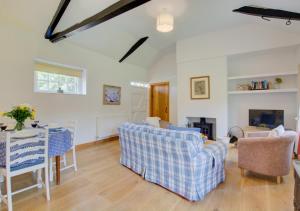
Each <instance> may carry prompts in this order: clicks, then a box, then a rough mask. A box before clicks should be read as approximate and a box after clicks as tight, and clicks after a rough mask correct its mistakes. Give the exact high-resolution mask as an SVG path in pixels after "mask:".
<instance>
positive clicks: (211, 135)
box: [186, 117, 217, 140]
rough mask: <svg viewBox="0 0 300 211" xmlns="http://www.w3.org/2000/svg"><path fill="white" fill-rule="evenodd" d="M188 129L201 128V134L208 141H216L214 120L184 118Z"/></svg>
mask: <svg viewBox="0 0 300 211" xmlns="http://www.w3.org/2000/svg"><path fill="white" fill-rule="evenodd" d="M186 118H187V120H188V123H187V125H188V127H196V128H201V133H203V134H204V135H206V136H207V137H208V139H209V140H216V122H217V121H216V119H215V118H208V117H186Z"/></svg>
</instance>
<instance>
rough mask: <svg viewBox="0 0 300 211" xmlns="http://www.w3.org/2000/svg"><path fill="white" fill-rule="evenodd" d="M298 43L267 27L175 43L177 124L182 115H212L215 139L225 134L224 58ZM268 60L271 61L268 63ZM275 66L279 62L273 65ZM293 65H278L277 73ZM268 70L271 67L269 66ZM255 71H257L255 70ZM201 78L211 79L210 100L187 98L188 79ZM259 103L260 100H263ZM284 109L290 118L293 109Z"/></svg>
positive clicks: (289, 35)
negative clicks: (207, 76)
mask: <svg viewBox="0 0 300 211" xmlns="http://www.w3.org/2000/svg"><path fill="white" fill-rule="evenodd" d="M298 44H300V37H299V35H298V34H296V33H293V32H290V31H286V30H282V29H278V28H273V27H270V25H268V24H256V25H245V26H242V27H237V28H232V29H228V30H224V31H218V32H211V33H207V34H204V35H200V36H196V37H193V38H189V39H185V40H181V41H178V42H177V48H176V52H177V59H176V61H177V74H178V75H177V78H178V87H177V90H178V100H177V106H178V122H179V123H180V124H184V123H185V121H186V120H185V117H186V116H199V115H200V116H205V117H210V115H214V116H216V118H217V136H223V135H226V131H227V129H228V126H227V123H228V118H231V117H230V116H229V117H227V114H228V110H227V106H228V103H227V100H228V96H227V85H228V84H227V75H228V66H227V62H226V61H227V58H228V56H230V55H237V54H242V53H249V52H257V51H261V50H266V49H273V48H279V47H287V46H295V45H298ZM287 57H288V56H284V58H285V59H287V60H286V61H285V62H284V63H285V64H287V63H288V62H289V61H290V60H289V59H290V58H287ZM276 58H277V57H276ZM299 58H300V57H299ZM285 59H284V60H285ZM272 60H273V59H272V58H271V59H270V60H269V61H272ZM293 60H294V57H293ZM276 62H277V61H276ZM279 63H280V59H279V60H278V63H277V64H279ZM269 64H270V63H269ZM294 64H295V63H294V62H293V64H292V65H283V67H284V69H285V70H282V69H281V67H282V65H278V67H279V69H278V71H288V70H287V69H286V68H292V67H293V66H294ZM253 65H256V64H253ZM237 66H238V65H237ZM263 66H264V65H263ZM269 67H270V68H271V66H269ZM272 68H273V67H272ZM248 70H249V71H255V69H253V68H252V67H251V66H249V67H248ZM237 71H239V70H237ZM256 71H260V70H259V69H258V68H256ZM203 75H209V76H211V78H212V79H211V80H212V83H211V89H213V90H212V93H211V98H212V99H211V100H191V99H190V98H189V93H190V82H189V77H192V76H203ZM276 99H277V101H278V103H282V104H285V102H288V104H290V105H291V103H292V102H291V101H289V100H287V99H286V98H283V99H284V100H286V101H281V100H280V99H281V98H280V97H278V98H276ZM241 100H243V99H241ZM241 100H237V106H240V105H241V106H243V102H242V101H241ZM259 100H260V101H262V100H264V98H262V99H259ZM283 107H284V106H283ZM284 108H285V109H292V110H293V111H292V112H291V111H288V115H289V116H293V113H294V110H295V108H294V107H287V108H286V107H284Z"/></svg>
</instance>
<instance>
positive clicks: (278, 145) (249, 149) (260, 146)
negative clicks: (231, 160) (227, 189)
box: [238, 137, 293, 176]
mask: <svg viewBox="0 0 300 211" xmlns="http://www.w3.org/2000/svg"><path fill="white" fill-rule="evenodd" d="M292 150H293V140H292V139H290V138H289V137H274V138H273V137H272V138H244V139H240V140H239V141H238V166H239V167H240V168H243V169H247V170H252V171H254V172H257V173H261V174H266V175H270V176H284V175H287V174H288V173H289V170H290V163H291V159H292Z"/></svg>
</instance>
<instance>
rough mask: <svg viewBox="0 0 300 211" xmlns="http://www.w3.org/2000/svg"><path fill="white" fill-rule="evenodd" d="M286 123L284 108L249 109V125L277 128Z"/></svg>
mask: <svg viewBox="0 0 300 211" xmlns="http://www.w3.org/2000/svg"><path fill="white" fill-rule="evenodd" d="M279 125H284V111H283V110H256V109H250V110H249V126H255V127H267V128H271V129H273V128H275V127H277V126H279Z"/></svg>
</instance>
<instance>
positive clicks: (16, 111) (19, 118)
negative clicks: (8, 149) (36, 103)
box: [2, 104, 36, 131]
mask: <svg viewBox="0 0 300 211" xmlns="http://www.w3.org/2000/svg"><path fill="white" fill-rule="evenodd" d="M35 115H36V113H35V110H34V108H32V107H31V106H30V105H27V104H21V105H18V106H15V107H13V109H12V110H11V111H9V112H5V113H2V116H5V117H9V118H11V119H14V120H16V122H17V123H16V126H15V128H14V129H15V130H18V131H20V130H22V129H24V127H25V125H24V122H25V121H26V119H28V118H30V119H31V120H34V119H35Z"/></svg>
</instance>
